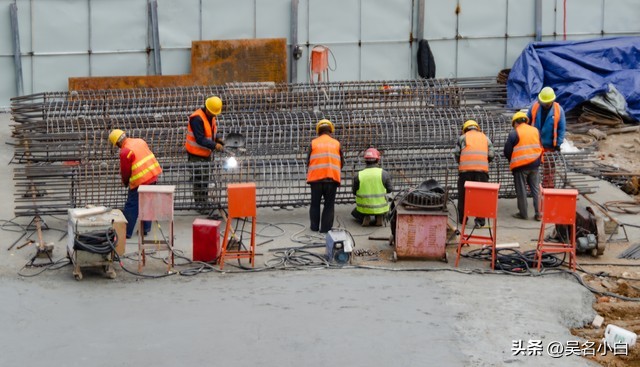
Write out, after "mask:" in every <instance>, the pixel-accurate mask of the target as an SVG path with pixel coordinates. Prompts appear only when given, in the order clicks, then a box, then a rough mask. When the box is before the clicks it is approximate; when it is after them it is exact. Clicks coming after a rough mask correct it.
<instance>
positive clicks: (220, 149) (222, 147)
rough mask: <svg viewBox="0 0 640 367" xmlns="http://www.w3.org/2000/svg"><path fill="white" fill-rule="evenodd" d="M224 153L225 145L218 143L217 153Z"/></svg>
mask: <svg viewBox="0 0 640 367" xmlns="http://www.w3.org/2000/svg"><path fill="white" fill-rule="evenodd" d="M222 151H224V145H222V144H220V143H216V152H222Z"/></svg>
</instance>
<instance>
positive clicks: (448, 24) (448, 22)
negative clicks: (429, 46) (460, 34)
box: [424, 0, 458, 40]
mask: <svg viewBox="0 0 640 367" xmlns="http://www.w3.org/2000/svg"><path fill="white" fill-rule="evenodd" d="M424 3H425V5H424V38H426V39H428V40H435V39H452V38H455V36H456V27H457V22H458V17H457V16H456V7H457V5H458V4H457V1H451V0H425V1H424Z"/></svg>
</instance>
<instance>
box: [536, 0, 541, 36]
mask: <svg viewBox="0 0 640 367" xmlns="http://www.w3.org/2000/svg"><path fill="white" fill-rule="evenodd" d="M534 22H535V25H536V30H535V31H536V42H539V41H542V0H536V4H535V11H534Z"/></svg>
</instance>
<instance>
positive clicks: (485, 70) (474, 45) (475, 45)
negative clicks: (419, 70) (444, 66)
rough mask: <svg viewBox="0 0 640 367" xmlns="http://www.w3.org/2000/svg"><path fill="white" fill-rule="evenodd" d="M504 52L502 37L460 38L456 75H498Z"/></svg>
mask: <svg viewBox="0 0 640 367" xmlns="http://www.w3.org/2000/svg"><path fill="white" fill-rule="evenodd" d="M504 53H505V43H504V39H476V40H461V41H460V42H458V77H461V78H464V77H472V76H479V75H482V76H488V75H490V76H496V75H498V72H500V70H502V69H503V65H504ZM437 65H438V64H436V68H437Z"/></svg>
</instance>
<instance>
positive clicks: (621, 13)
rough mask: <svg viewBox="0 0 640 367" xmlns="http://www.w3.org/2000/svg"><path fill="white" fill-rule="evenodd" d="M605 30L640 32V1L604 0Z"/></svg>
mask: <svg viewBox="0 0 640 367" xmlns="http://www.w3.org/2000/svg"><path fill="white" fill-rule="evenodd" d="M603 1H604V4H605V8H604V31H605V33H611V32H634V33H640V1H638V0H603Z"/></svg>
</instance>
